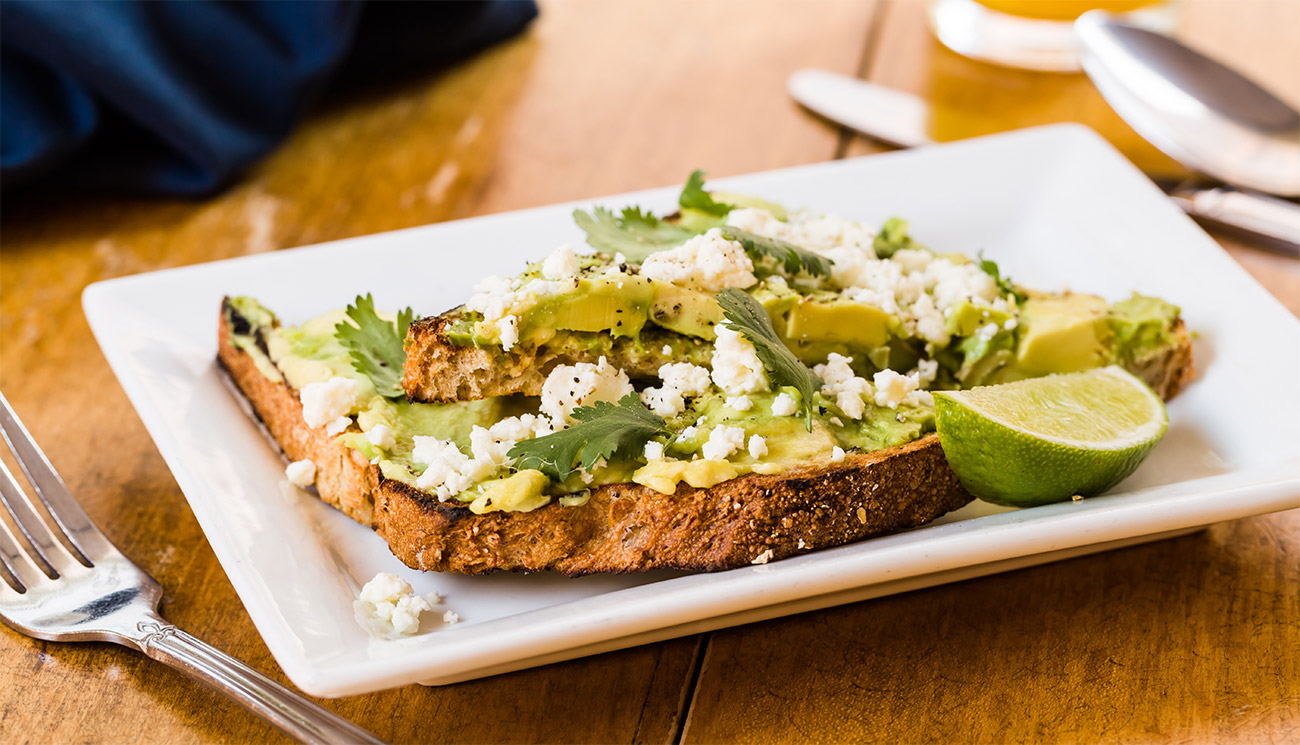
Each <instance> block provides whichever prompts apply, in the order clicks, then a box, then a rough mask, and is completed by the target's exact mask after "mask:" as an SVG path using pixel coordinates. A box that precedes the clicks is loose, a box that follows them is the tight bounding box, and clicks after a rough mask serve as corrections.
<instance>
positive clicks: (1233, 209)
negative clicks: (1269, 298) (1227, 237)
mask: <svg viewBox="0 0 1300 745" xmlns="http://www.w3.org/2000/svg"><path fill="white" fill-rule="evenodd" d="M788 88H789V91H790V95H791V96H792V97H793V98H794V100H796V101H798V102H799V103H800V104H802V105H803V106H804V107H806V108H808V109H809V110H810V111H812V112H813V113H815V114H818V115H820V116H822V117H825V118H827V119H829V120H831V121H833V122H836V123H838V124H842V125H844V126H846V127H848V128H849V129H852V130H854V131H856V132H859V133H861V134H863V135H865V136H867V137H869V138H871V139H873V140H877V141H879V142H882V143H884V144H886V145H890V146H893V147H899V148H913V147H924V146H926V145H933V144H935V141H934V140H932V139H930V137H929V136H928V135H926V128H927V124H928V122H929V120H930V116H931V110H930V105H929V104H928V103H926V102H925V100H923V99H922V98H920V97H919V96H915V95H912V94H911V93H906V92H903V91H899V90H894V89H892V88H886V87H884V86H880V85H876V84H874V83H868V82H867V81H865V80H859V79H857V78H852V77H849V76H847V75H840V74H839V73H834V72H830V71H827V70H799V71H797V72H795V73H794V74H793V75H791V76H790V80H789V83H788ZM1156 184H1157V186H1159V187H1160V188H1161V189H1162V190H1163V191H1164V192H1165V193H1166V194H1169V195H1170V198H1171V199H1172V200H1173V201H1174V203H1175V204H1177V205H1178V206H1179V207H1180V208H1181V209H1182V210H1183V211H1184V212H1186V213H1187V214H1188V215H1191V216H1192V217H1194V218H1196V219H1198V220H1201V221H1203V222H1209V223H1212V224H1214V225H1217V226H1220V227H1225V228H1228V229H1230V230H1232V231H1234V232H1237V233H1240V234H1242V235H1245V236H1247V237H1250V238H1254V239H1257V240H1259V241H1261V242H1262V243H1264V244H1266V245H1267V247H1269V248H1272V249H1274V250H1278V251H1281V252H1282V253H1285V254H1286V255H1288V256H1293V257H1297V258H1300V205H1296V204H1295V203H1293V202H1289V201H1287V200H1284V199H1278V198H1275V197H1270V196H1267V195H1264V194H1259V193H1257V192H1252V191H1247V190H1244V189H1236V188H1233V187H1227V186H1216V187H1214V188H1201V187H1196V186H1188V185H1187V184H1184V183H1180V182H1168V181H1164V182H1162V181H1157V182H1156Z"/></svg>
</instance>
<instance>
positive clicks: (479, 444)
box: [469, 414, 551, 466]
mask: <svg viewBox="0 0 1300 745" xmlns="http://www.w3.org/2000/svg"><path fill="white" fill-rule="evenodd" d="M550 433H551V422H550V420H549V419H547V418H546V417H544V416H535V415H533V414H524V415H523V416H512V417H507V418H505V419H502V420H501V421H499V422H497V423H496V424H493V425H492V426H491V427H479V426H475V427H473V428H472V429H471V430H470V433H469V443H470V445H469V449H470V454H471V455H473V456H474V458H475V459H476V460H483V461H487V462H489V463H492V464H493V465H495V466H504V465H506V464H507V463H508V462H509V460H510V457H509V456H508V455H507V454H508V453H509V452H510V448H512V447H514V446H515V443H517V442H519V441H520V440H527V439H530V438H533V437H542V436H543V435H548V434H550Z"/></svg>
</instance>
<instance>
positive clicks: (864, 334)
mask: <svg viewBox="0 0 1300 745" xmlns="http://www.w3.org/2000/svg"><path fill="white" fill-rule="evenodd" d="M894 325H895V321H894V318H893V316H891V315H889V314H888V313H886V312H885V311H883V310H881V309H879V308H877V307H875V306H872V305H867V304H866V303H859V302H855V301H852V300H838V301H822V300H808V299H804V300H800V301H799V303H798V304H797V305H795V307H794V308H793V309H791V311H790V316H789V320H788V321H787V323H786V327H785V335H786V338H788V339H790V340H792V341H796V342H808V341H827V342H841V343H844V344H850V345H852V346H854V347H859V348H862V349H874V348H875V347H879V346H881V345H882V344H884V343H885V342H886V341H888V340H889V331H890V329H891V328H892V327H893V326H894Z"/></svg>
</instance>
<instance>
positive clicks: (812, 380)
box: [716, 287, 822, 432]
mask: <svg viewBox="0 0 1300 745" xmlns="http://www.w3.org/2000/svg"><path fill="white" fill-rule="evenodd" d="M716 298H717V301H718V305H721V306H722V310H723V316H724V317H725V318H726V319H727V320H728V321H730V322H731V324H732V325H733V326H735V328H736V330H737V331H739V332H740V333H741V334H743V335H744V337H745V338H746V339H748V340H749V342H750V343H751V344H753V345H754V351H755V352H757V353H758V358H759V359H760V360H762V361H763V368H764V369H765V370H767V374H768V376H769V377H770V378H771V380H772V382H773V383H775V384H776V385H777V386H783V385H788V386H792V387H794V388H795V389H796V390H798V391H799V395H800V397H801V398H802V399H803V400H802V401H801V402H800V404H799V405H800V408H802V409H803V415H804V423H805V424H806V426H807V427H808V431H809V432H811V431H812V414H813V400H812V399H813V394H814V393H816V392H817V391H819V390H821V387H822V381H821V378H819V377H817V375H816V373H814V372H813V371H812V370H810V369H808V366H807V365H805V364H804V363H803V362H801V361H799V358H798V357H795V356H794V352H791V351H790V348H789V347H787V346H786V345H785V342H783V341H781V337H779V336H777V335H776V329H774V328H772V319H770V318H768V315H767V311H766V310H765V309H764V308H763V306H762V305H760V304H759V302H758V301H757V300H755V299H754V298H753V297H751V296H750V295H749V294H747V293H744V292H741V291H740V290H737V289H736V288H734V287H730V288H727V289H725V290H723V291H722V292H720V293H718V294H717V296H716Z"/></svg>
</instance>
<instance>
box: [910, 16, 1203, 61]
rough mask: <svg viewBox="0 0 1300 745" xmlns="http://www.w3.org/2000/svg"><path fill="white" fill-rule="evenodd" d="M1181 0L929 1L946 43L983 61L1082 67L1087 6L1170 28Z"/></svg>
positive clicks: (935, 24) (932, 23) (1157, 27)
mask: <svg viewBox="0 0 1300 745" xmlns="http://www.w3.org/2000/svg"><path fill="white" fill-rule="evenodd" d="M1177 4H1178V0H929V6H928V10H929V16H930V27H931V28H932V29H934V33H935V35H936V36H938V37H939V41H941V42H943V44H944V46H946V47H948V48H949V49H951V50H953V51H954V52H957V53H958V54H963V55H965V56H967V57H971V58H974V59H978V60H983V61H985V62H993V63H995V64H999V65H1006V66H1009V67H1020V68H1025V69H1029V70H1044V71H1049V72H1079V71H1080V70H1081V69H1082V68H1081V67H1080V65H1079V42H1078V40H1077V39H1076V38H1075V36H1074V20H1075V19H1076V18H1078V17H1079V16H1080V15H1082V14H1083V13H1085V12H1087V11H1089V10H1095V9H1100V10H1105V11H1109V12H1111V13H1117V14H1121V15H1122V16H1123V17H1124V19H1125V20H1127V21H1129V22H1131V23H1137V24H1139V25H1142V26H1145V27H1147V28H1151V29H1154V30H1157V31H1165V32H1168V31H1172V30H1173V27H1174V25H1175V24H1176V21H1177V10H1178V9H1177Z"/></svg>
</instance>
